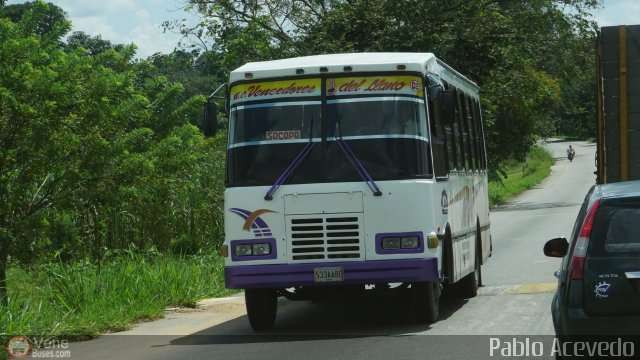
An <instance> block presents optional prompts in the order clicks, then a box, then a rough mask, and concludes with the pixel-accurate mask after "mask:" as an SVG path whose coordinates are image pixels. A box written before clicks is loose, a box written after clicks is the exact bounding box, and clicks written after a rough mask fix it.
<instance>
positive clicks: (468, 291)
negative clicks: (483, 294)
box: [459, 245, 482, 299]
mask: <svg viewBox="0 0 640 360" xmlns="http://www.w3.org/2000/svg"><path fill="white" fill-rule="evenodd" d="M474 258H475V259H474V266H473V269H474V270H473V272H472V273H470V274H468V275H467V276H465V277H463V278H462V280H460V286H459V290H460V296H461V297H463V298H465V299H468V298H472V297H476V295H478V287H480V283H481V281H482V270H481V268H480V248H479V247H478V246H477V245H476V251H475V255H474Z"/></svg>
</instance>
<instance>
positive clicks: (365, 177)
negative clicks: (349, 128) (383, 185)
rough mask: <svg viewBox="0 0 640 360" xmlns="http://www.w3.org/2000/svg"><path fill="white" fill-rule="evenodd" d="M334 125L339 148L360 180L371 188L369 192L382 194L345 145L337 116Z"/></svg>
mask: <svg viewBox="0 0 640 360" xmlns="http://www.w3.org/2000/svg"><path fill="white" fill-rule="evenodd" d="M336 126H337V128H338V131H337V135H338V136H336V137H335V139H336V142H337V143H338V145H339V146H340V149H342V152H344V154H345V155H346V156H347V158H348V159H349V161H351V164H352V165H353V167H354V168H355V169H356V171H357V172H358V174H359V175H360V177H361V178H362V181H364V182H365V183H366V184H367V186H368V187H369V189H371V192H373V195H374V196H382V191H380V188H378V185H376V182H375V181H373V178H372V177H371V175H369V173H368V172H367V169H365V167H364V165H362V163H361V162H360V160H359V159H358V157H357V156H356V154H355V153H354V152H353V151H352V150H351V148H350V147H349V145H347V143H346V142H345V141H344V139H342V126H341V125H340V117H338V119H337V120H336Z"/></svg>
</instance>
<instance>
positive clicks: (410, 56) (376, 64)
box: [229, 52, 478, 96]
mask: <svg viewBox="0 0 640 360" xmlns="http://www.w3.org/2000/svg"><path fill="white" fill-rule="evenodd" d="M398 65H404V66H405V69H404V70H399V69H398ZM346 66H349V67H351V69H350V70H348V71H346V70H345V67H346ZM321 67H323V68H326V71H321V70H320V68H321ZM299 69H302V70H303V71H304V74H305V75H313V74H326V73H329V74H337V73H340V74H344V73H345V72H354V73H355V72H387V71H388V72H396V71H398V72H399V71H404V72H406V71H409V72H419V73H422V74H425V75H427V74H431V75H435V76H437V77H440V78H441V79H442V80H444V81H446V82H448V83H450V84H452V85H454V86H456V87H457V88H460V89H462V90H465V91H466V92H468V93H470V94H473V95H475V96H478V86H477V85H476V84H475V83H474V82H472V81H471V80H469V79H467V78H466V77H465V76H464V75H462V74H460V73H459V72H457V71H456V70H454V69H453V68H451V67H450V66H448V65H447V64H445V63H444V62H442V61H441V60H439V59H437V58H436V57H435V55H434V54H432V53H390V52H367V53H347V54H327V55H313V56H303V57H296V58H289V59H280V60H271V61H261V62H251V63H247V64H245V65H243V66H241V67H239V68H237V69H235V70H233V71H232V72H231V75H230V78H229V81H230V82H231V83H234V82H236V81H241V80H248V79H251V80H258V79H267V78H277V77H292V76H293V77H295V76H300V73H299ZM247 73H251V77H247V76H246V74H247Z"/></svg>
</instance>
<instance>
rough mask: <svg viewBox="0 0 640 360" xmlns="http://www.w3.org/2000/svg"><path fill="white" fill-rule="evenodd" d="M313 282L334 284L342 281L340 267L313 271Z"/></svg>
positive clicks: (342, 275) (342, 272) (342, 273)
mask: <svg viewBox="0 0 640 360" xmlns="http://www.w3.org/2000/svg"><path fill="white" fill-rule="evenodd" d="M313 280H314V281H315V282H334V281H343V280H344V271H343V270H342V267H324V268H315V269H313Z"/></svg>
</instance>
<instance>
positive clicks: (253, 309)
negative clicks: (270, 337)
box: [244, 289, 278, 331]
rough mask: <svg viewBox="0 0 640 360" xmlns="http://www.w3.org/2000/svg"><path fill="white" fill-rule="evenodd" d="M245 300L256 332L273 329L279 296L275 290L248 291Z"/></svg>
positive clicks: (245, 293) (250, 321) (248, 314)
mask: <svg viewBox="0 0 640 360" xmlns="http://www.w3.org/2000/svg"><path fill="white" fill-rule="evenodd" d="M244 300H245V304H246V307H247V316H248V317H249V323H250V324H251V327H252V328H253V330H254V331H265V330H269V329H271V328H272V327H273V324H274V323H275V322H276V313H277V311H278V295H277V293H276V290H274V289H246V290H245V292H244Z"/></svg>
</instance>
